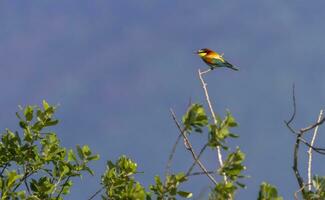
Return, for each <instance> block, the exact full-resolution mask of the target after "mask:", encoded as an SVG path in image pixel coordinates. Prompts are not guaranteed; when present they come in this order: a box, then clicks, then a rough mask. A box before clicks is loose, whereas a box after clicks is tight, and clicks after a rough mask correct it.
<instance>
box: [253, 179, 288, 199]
mask: <svg viewBox="0 0 325 200" xmlns="http://www.w3.org/2000/svg"><path fill="white" fill-rule="evenodd" d="M282 199H283V198H282V197H281V196H279V195H278V191H277V189H276V187H274V186H273V185H271V184H269V183H265V182H263V183H262V184H261V186H260V191H259V193H258V198H257V200H282Z"/></svg>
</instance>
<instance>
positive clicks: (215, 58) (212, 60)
mask: <svg viewBox="0 0 325 200" xmlns="http://www.w3.org/2000/svg"><path fill="white" fill-rule="evenodd" d="M196 53H197V54H198V55H199V56H200V57H201V58H202V60H203V61H204V62H205V63H206V64H207V65H209V66H210V68H211V70H213V69H214V68H218V67H228V68H230V69H232V70H236V71H238V69H237V68H236V67H234V66H233V65H232V64H230V63H229V62H227V61H226V60H225V59H224V58H223V57H222V56H223V54H222V55H219V54H218V53H217V52H214V51H212V50H211V49H208V48H204V49H200V50H198V51H197V52H196Z"/></svg>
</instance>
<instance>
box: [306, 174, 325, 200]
mask: <svg viewBox="0 0 325 200" xmlns="http://www.w3.org/2000/svg"><path fill="white" fill-rule="evenodd" d="M312 186H313V188H314V191H308V192H307V193H306V194H305V196H306V198H305V199H310V200H318V199H325V177H324V176H314V177H313V180H312ZM303 195H304V194H303Z"/></svg>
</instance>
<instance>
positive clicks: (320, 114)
mask: <svg viewBox="0 0 325 200" xmlns="http://www.w3.org/2000/svg"><path fill="white" fill-rule="evenodd" d="M322 116H323V110H320V112H319V116H318V119H317V123H319V122H320V120H321V119H322ZM318 127H319V126H316V128H315V130H314V134H313V138H312V140H311V142H310V145H311V146H314V142H315V139H316V136H317V131H318ZM312 153H313V148H311V147H309V149H308V190H309V191H311V163H312Z"/></svg>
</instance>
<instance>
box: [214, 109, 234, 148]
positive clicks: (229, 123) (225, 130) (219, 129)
mask: <svg viewBox="0 0 325 200" xmlns="http://www.w3.org/2000/svg"><path fill="white" fill-rule="evenodd" d="M236 126H238V124H237V122H236V120H235V118H234V117H233V116H232V115H231V113H230V112H229V111H228V112H227V115H226V117H225V119H223V120H221V119H220V118H219V120H218V122H217V124H210V125H209V146H210V147H217V146H221V147H223V148H224V149H226V150H227V149H228V147H227V146H225V139H226V138H228V137H232V138H236V137H238V135H235V134H234V133H231V131H230V129H231V128H233V127H236Z"/></svg>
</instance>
